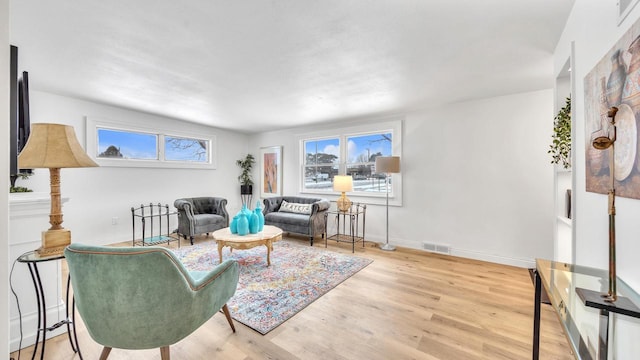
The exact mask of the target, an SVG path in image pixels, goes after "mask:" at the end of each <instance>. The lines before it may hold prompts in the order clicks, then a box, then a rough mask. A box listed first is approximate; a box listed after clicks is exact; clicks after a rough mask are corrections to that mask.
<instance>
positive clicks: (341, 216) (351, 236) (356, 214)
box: [324, 203, 367, 252]
mask: <svg viewBox="0 0 640 360" xmlns="http://www.w3.org/2000/svg"><path fill="white" fill-rule="evenodd" d="M366 214H367V205H365V204H360V203H353V204H352V205H351V207H350V208H349V210H348V211H339V210H328V211H326V212H325V213H324V233H325V238H324V247H327V240H335V241H337V242H349V243H351V252H355V250H356V243H357V242H359V241H362V247H364V225H365V218H366ZM329 216H334V217H335V219H336V233H335V234H334V235H331V236H330V235H329V232H328V230H327V227H328V223H329V222H328V221H327V220H328V218H329ZM340 223H342V226H341V225H340ZM347 226H348V227H347Z"/></svg>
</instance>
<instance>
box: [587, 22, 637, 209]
mask: <svg viewBox="0 0 640 360" xmlns="http://www.w3.org/2000/svg"><path fill="white" fill-rule="evenodd" d="M584 89H585V90H584V92H585V94H584V99H585V170H586V190H587V191H589V192H595V193H600V194H607V193H608V192H609V188H610V187H611V184H610V178H609V172H610V169H609V163H610V159H609V156H610V152H611V147H609V148H607V149H606V150H598V149H596V148H594V147H593V141H594V139H596V138H598V137H603V136H605V137H610V138H613V137H614V136H615V138H616V140H615V144H614V147H615V154H614V156H613V165H614V166H613V170H614V178H615V181H616V184H615V188H616V195H617V196H621V197H626V198H632V199H640V141H639V140H640V139H639V136H638V135H639V134H640V132H639V131H638V125H640V122H639V120H640V22H636V23H635V24H633V25H632V26H631V28H630V29H629V31H627V32H626V33H625V34H624V35H622V37H621V38H620V39H619V40H618V42H616V43H615V44H614V45H613V47H612V48H611V49H610V50H609V51H608V52H607V53H606V54H605V55H604V57H602V59H601V60H600V61H599V62H598V63H597V64H596V65H595V67H594V68H593V69H592V70H591V71H590V72H589V73H588V74H587V75H586V76H585V78H584ZM611 107H617V108H618V112H617V114H616V117H615V120H616V132H615V135H614V131H613V127H612V126H611V124H610V122H611V119H610V118H609V117H608V116H607V112H608V110H609V109H610V108H611Z"/></svg>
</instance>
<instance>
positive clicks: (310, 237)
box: [309, 236, 313, 246]
mask: <svg viewBox="0 0 640 360" xmlns="http://www.w3.org/2000/svg"><path fill="white" fill-rule="evenodd" d="M309 243H310V244H311V246H313V236H309Z"/></svg>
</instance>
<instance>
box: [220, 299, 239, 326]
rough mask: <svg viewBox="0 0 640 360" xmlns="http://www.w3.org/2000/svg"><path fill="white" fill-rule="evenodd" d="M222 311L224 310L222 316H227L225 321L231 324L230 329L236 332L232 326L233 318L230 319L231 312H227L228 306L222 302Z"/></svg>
mask: <svg viewBox="0 0 640 360" xmlns="http://www.w3.org/2000/svg"><path fill="white" fill-rule="evenodd" d="M222 312H224V316H225V317H226V318H227V321H228V322H229V325H230V326H231V330H233V332H236V327H235V326H233V320H232V319H231V313H229V308H228V307H227V304H224V306H223V307H222Z"/></svg>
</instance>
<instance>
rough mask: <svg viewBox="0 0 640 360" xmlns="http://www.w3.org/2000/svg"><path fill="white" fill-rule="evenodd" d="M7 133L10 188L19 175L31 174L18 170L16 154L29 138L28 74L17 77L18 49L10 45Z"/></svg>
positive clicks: (27, 170)
mask: <svg viewBox="0 0 640 360" xmlns="http://www.w3.org/2000/svg"><path fill="white" fill-rule="evenodd" d="M9 71H10V74H9V88H10V93H9V132H10V139H9V141H10V154H9V156H10V158H9V160H10V161H9V175H10V177H11V186H15V180H16V178H17V175H18V174H20V173H31V170H29V169H19V168H18V154H20V151H21V150H22V148H24V145H25V144H26V143H27V139H28V138H29V131H30V129H31V121H30V117H29V74H28V73H27V72H26V71H24V72H23V73H22V77H18V48H17V47H16V46H13V45H11V51H10V64H9Z"/></svg>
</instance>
